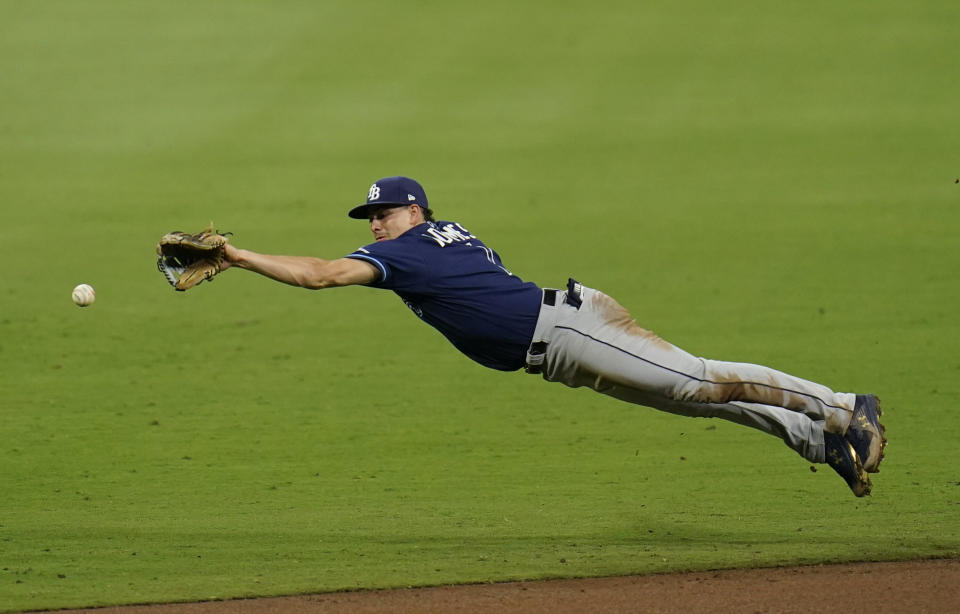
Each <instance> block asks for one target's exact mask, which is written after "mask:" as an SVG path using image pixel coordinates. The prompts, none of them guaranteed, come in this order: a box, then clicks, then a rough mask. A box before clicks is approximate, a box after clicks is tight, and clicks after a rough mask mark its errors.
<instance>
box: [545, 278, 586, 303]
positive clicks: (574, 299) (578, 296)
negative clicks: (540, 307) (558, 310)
mask: <svg viewBox="0 0 960 614" xmlns="http://www.w3.org/2000/svg"><path fill="white" fill-rule="evenodd" d="M558 292H560V291H559V290H555V289H553V288H544V289H543V304H544V305H551V306H553V305H556V304H557V293H558ZM564 302H565V303H566V304H567V305H570V306H572V307H576V308H577V309H580V305H581V304H583V286H581V285H580V282H578V281H577V280H575V279H568V280H567V295H566V297H565V298H564Z"/></svg>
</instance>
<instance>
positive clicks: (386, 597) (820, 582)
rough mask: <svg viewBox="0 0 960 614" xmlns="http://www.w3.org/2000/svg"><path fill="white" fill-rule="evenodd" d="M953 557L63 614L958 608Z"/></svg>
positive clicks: (662, 613) (782, 613) (959, 563)
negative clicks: (899, 561)
mask: <svg viewBox="0 0 960 614" xmlns="http://www.w3.org/2000/svg"><path fill="white" fill-rule="evenodd" d="M957 586H960V560H958V559H942V560H930V561H909V562H901V563H853V564H847V565H817V566H810V567H782V568H775V569H752V570H751V569H738V570H726V571H704V572H697V573H688V574H656V575H647V576H625V577H621V578H595V579H583V580H551V581H546V582H507V583H502V584H484V585H469V586H445V587H435V588H422V589H397V590H381V591H360V592H350V593H328V594H323V595H303V596H298V597H274V598H267V599H244V600H235V601H217V602H203V603H189V604H187V603H180V604H168V605H142V606H127V607H115V608H100V609H92V610H69V611H67V614H168V613H170V614H172V613H174V612H177V613H183V614H228V613H229V614H279V613H281V612H282V613H284V614H339V613H348V612H349V613H351V614H374V613H380V612H395V613H406V612H418V613H422V614H430V613H434V612H445V613H449V612H498V613H505V614H512V613H521V612H524V613H529V612H550V613H551V614H566V613H574V612H576V613H580V612H644V613H651V614H652V613H658V614H670V613H674V612H676V613H681V612H683V613H688V612H713V613H718V614H725V613H728V612H729V613H731V614H733V613H738V614H739V613H741V612H751V613H758V614H759V613H764V612H770V613H777V614H790V613H794V612H796V613H798V614H800V613H803V614H806V613H807V612H811V611H814V612H818V614H829V613H831V612H865V611H866V612H871V613H872V614H882V613H885V612H891V613H903V612H909V613H911V614H918V613H924V612H937V613H938V614H939V613H940V612H956V611H960V591H958V589H957Z"/></svg>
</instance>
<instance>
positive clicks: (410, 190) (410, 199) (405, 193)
mask: <svg viewBox="0 0 960 614" xmlns="http://www.w3.org/2000/svg"><path fill="white" fill-rule="evenodd" d="M409 203H415V204H417V205H420V208H421V209H425V210H429V209H430V205H429V204H428V203H427V194H426V192H424V191H423V186H421V185H420V184H419V183H417V182H416V181H414V180H413V179H411V178H409V177H404V176H401V175H398V176H396V177H384V178H382V179H377V180H376V181H375V182H374V183H373V185H371V186H370V190H369V191H368V192H367V202H365V203H363V204H362V205H357V206H356V207H354V208H353V209H351V210H350V212H349V213H348V214H347V215H349V216H350V217H352V218H355V219H361V220H362V219H363V218H365V217H367V214H368V213H369V212H370V211H371V210H372V209H373V208H374V207H383V206H385V205H406V204H409Z"/></svg>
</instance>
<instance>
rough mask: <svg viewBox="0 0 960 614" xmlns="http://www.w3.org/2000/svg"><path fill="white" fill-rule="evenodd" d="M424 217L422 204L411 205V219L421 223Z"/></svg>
mask: <svg viewBox="0 0 960 614" xmlns="http://www.w3.org/2000/svg"><path fill="white" fill-rule="evenodd" d="M424 219H425V218H424V216H423V208H422V207H421V206H420V205H410V221H411V222H415V223H417V224H419V223H421V222H423V221H424Z"/></svg>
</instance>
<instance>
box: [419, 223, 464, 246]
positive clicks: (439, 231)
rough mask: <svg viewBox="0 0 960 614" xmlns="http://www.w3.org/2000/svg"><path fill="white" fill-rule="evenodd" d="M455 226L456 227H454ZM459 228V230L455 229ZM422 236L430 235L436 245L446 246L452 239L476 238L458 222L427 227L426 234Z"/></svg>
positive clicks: (458, 240) (457, 240)
mask: <svg viewBox="0 0 960 614" xmlns="http://www.w3.org/2000/svg"><path fill="white" fill-rule="evenodd" d="M454 226H456V228H454ZM457 228H459V230H457ZM423 236H425V237H430V238H431V239H433V240H434V241H436V242H437V245H439V246H440V247H446V246H447V245H450V244H451V243H453V242H454V241H456V242H460V241H469V240H470V239H476V238H477V237H475V236H473V235H472V234H470V231H469V230H467V229H466V228H464V227H463V226H461V225H460V224H447V225H446V226H444V227H443V228H437V227H436V226H434V227H432V228H428V229H427V232H426V234H424V235H423Z"/></svg>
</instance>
